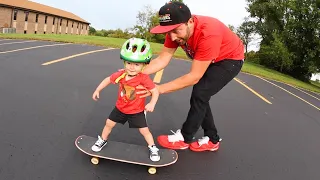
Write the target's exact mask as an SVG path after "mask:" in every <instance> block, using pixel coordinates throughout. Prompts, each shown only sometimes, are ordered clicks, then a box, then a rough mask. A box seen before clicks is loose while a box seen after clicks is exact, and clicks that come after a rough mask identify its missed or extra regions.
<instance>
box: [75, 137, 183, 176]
mask: <svg viewBox="0 0 320 180" xmlns="http://www.w3.org/2000/svg"><path fill="white" fill-rule="evenodd" d="M96 140H97V138H94V137H90V136H86V135H81V136H79V137H78V138H77V139H76V140H75V145H76V147H77V148H78V149H79V150H80V151H82V152H83V153H85V154H87V155H89V156H92V158H91V162H92V163H93V164H98V163H99V158H104V159H109V160H114V161H120V162H126V163H131V164H138V165H144V166H149V169H148V172H149V173H150V174H155V173H156V167H163V166H169V165H171V164H174V163H175V162H176V161H177V160H178V154H177V152H176V151H175V150H171V149H159V155H160V160H159V161H157V162H153V161H151V160H150V158H149V149H148V147H147V146H140V145H135V144H128V143H122V142H116V141H110V140H108V144H107V145H105V146H104V147H103V149H102V150H101V151H100V152H94V151H92V150H91V147H92V145H94V143H95V142H96Z"/></svg>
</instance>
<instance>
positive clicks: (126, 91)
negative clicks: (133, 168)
mask: <svg viewBox="0 0 320 180" xmlns="http://www.w3.org/2000/svg"><path fill="white" fill-rule="evenodd" d="M151 58H152V51H151V48H150V44H149V43H148V41H146V40H144V39H139V38H131V39H129V40H127V41H126V42H125V43H124V44H123V46H122V48H121V52H120V59H122V60H124V67H125V68H124V70H121V71H118V72H115V73H113V74H111V75H110V76H109V77H107V78H105V79H104V80H103V81H102V82H101V83H100V85H99V86H98V87H97V89H96V90H95V92H94V93H93V95H92V98H93V99H94V100H95V101H96V100H97V98H99V93H100V91H101V90H102V89H103V88H105V87H106V86H108V85H109V84H110V83H113V84H116V83H119V91H118V99H117V102H116V106H115V108H114V109H113V111H112V112H111V113H110V115H109V118H108V119H107V120H106V124H105V126H104V128H103V131H102V134H101V137H100V136H98V140H97V141H96V143H95V144H94V145H93V146H92V148H91V149H92V150H93V151H95V152H98V151H100V150H101V149H102V148H103V147H104V146H105V145H106V144H107V139H108V136H109V134H110V132H111V130H112V128H113V127H114V126H115V125H116V124H117V123H121V124H125V123H126V122H127V121H128V123H129V128H138V129H139V131H140V133H141V134H142V135H143V136H144V138H145V140H146V142H147V143H148V147H149V150H150V159H151V160H152V161H159V160H160V156H159V153H158V151H159V149H158V148H157V147H156V146H155V143H154V139H153V136H152V134H151V133H150V131H149V128H148V125H147V120H146V114H145V111H148V112H153V110H154V107H155V105H156V102H157V100H158V97H159V92H158V91H157V88H156V86H155V84H154V83H153V81H152V80H151V79H150V77H149V76H148V75H146V74H143V73H142V70H143V68H144V66H145V65H146V64H148V63H149V62H150V60H151ZM138 85H142V86H144V87H146V88H147V89H148V90H149V91H150V92H151V93H152V97H151V100H150V102H149V103H148V104H147V105H145V98H140V97H139V96H138V95H136V94H135V93H136V91H135V87H136V86H138Z"/></svg>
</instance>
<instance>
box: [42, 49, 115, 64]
mask: <svg viewBox="0 0 320 180" xmlns="http://www.w3.org/2000/svg"><path fill="white" fill-rule="evenodd" d="M112 49H115V48H109V49H99V50H94V51H88V52H84V53H80V54H74V55H71V56H68V57H64V58H61V59H56V60H52V61H48V62H46V63H43V64H42V65H43V66H46V65H49V64H53V63H57V62H61V61H65V60H68V59H71V58H75V57H78V56H83V55H86V54H91V53H95V52H101V51H108V50H112Z"/></svg>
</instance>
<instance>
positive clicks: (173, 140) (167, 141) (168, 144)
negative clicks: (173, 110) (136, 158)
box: [157, 129, 189, 149]
mask: <svg viewBox="0 0 320 180" xmlns="http://www.w3.org/2000/svg"><path fill="white" fill-rule="evenodd" d="M171 132H173V131H171ZM173 133H174V134H173V135H161V136H158V138H157V140H158V143H159V144H160V145H161V146H162V147H165V148H168V149H188V148H189V144H187V143H185V142H184V138H183V136H182V134H181V131H180V129H179V130H177V132H173Z"/></svg>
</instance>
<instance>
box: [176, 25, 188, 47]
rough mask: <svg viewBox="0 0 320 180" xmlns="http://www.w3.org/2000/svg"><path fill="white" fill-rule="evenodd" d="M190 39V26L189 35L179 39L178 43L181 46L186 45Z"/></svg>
mask: <svg viewBox="0 0 320 180" xmlns="http://www.w3.org/2000/svg"><path fill="white" fill-rule="evenodd" d="M189 38H190V28H189V26H188V28H187V35H186V36H185V37H183V38H179V39H178V40H176V42H177V43H178V44H179V45H185V44H186V43H187V41H188V39H189Z"/></svg>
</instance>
